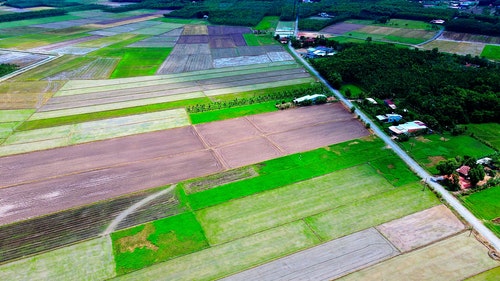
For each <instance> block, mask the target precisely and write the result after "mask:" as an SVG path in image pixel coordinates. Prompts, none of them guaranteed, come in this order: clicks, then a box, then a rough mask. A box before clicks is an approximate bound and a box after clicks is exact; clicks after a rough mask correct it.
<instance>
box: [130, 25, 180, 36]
mask: <svg viewBox="0 0 500 281" xmlns="http://www.w3.org/2000/svg"><path fill="white" fill-rule="evenodd" d="M182 26H183V25H182V24H178V23H165V22H162V23H160V24H158V25H154V26H150V27H145V28H141V29H137V30H135V31H133V32H132V33H134V34H144V35H160V34H165V33H166V32H170V31H172V30H175V29H180V28H182ZM180 30H181V29H180ZM179 35H180V32H179Z"/></svg>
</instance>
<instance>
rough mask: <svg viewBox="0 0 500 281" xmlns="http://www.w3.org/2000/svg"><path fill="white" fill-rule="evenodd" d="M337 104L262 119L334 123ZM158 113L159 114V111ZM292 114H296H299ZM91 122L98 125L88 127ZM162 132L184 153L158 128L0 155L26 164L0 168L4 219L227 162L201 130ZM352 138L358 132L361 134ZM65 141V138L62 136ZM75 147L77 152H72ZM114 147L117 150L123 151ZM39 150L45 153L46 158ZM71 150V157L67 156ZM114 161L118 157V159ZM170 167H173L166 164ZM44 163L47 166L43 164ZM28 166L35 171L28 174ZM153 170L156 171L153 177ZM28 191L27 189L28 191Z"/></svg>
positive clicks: (0, 219)
mask: <svg viewBox="0 0 500 281" xmlns="http://www.w3.org/2000/svg"><path fill="white" fill-rule="evenodd" d="M337 107H340V108H341V106H340V105H339V104H327V105H322V106H314V107H308V108H301V109H294V110H287V111H279V112H273V113H268V114H263V115H265V116H262V118H263V119H265V120H270V119H272V120H275V122H278V123H280V122H281V123H283V120H287V119H290V118H291V119H293V120H295V121H298V120H300V116H301V115H302V114H306V115H307V112H309V114H313V113H314V114H317V113H318V112H319V119H318V120H316V122H318V123H322V122H325V123H332V124H334V123H335V121H333V122H332V120H331V119H335V118H332V112H335V108H337ZM332 109H333V110H332ZM155 114H156V115H157V113H155ZM143 116H147V114H144V115H143ZM293 116H295V118H294V117H293ZM137 118H141V117H137ZM118 119H120V118H115V120H118ZM126 119H127V118H126ZM128 119H130V118H128ZM280 120H281V121H280ZM141 121H142V119H141ZM301 122H304V123H301V124H300V126H306V127H307V126H311V124H309V123H307V120H305V121H301ZM339 122H342V121H339ZM91 123H92V124H96V125H95V126H89V124H91ZM109 123H110V121H105V122H104V123H102V122H101V123H100V122H87V123H83V125H78V126H75V127H70V126H60V127H56V128H57V129H58V130H55V128H49V129H48V130H43V129H39V130H33V131H27V132H26V134H25V136H20V135H19V136H18V137H19V141H23V140H27V139H28V140H33V139H34V138H35V137H36V138H38V139H40V138H44V139H48V140H47V142H49V143H54V142H55V141H57V138H58V137H59V138H61V136H66V138H67V133H68V130H74V131H73V134H72V136H71V139H72V140H73V141H87V140H89V136H91V135H89V133H90V132H92V133H94V134H96V135H98V136H99V135H100V136H102V135H101V133H104V134H105V135H106V134H109V136H113V137H116V132H113V130H103V131H102V132H99V129H98V130H97V131H96V128H98V127H99V126H98V127H96V126H97V125H98V124H105V125H106V126H110V125H113V124H109ZM164 123H166V122H164V121H163V122H162V123H160V124H157V126H160V127H164V126H165V124H164ZM167 123H168V122H167ZM253 123H254V124H256V125H257V126H259V127H263V125H260V124H258V123H256V121H255V120H254V121H253ZM299 123H300V122H299ZM120 124H121V122H120V123H118V124H114V125H115V127H113V128H120V126H119V125H120ZM215 124H217V123H215ZM351 125H352V124H351ZM202 126H203V125H199V127H202ZM348 126H349V125H348ZM359 126H361V125H359ZM66 127H67V128H66ZM222 127H223V126H221V128H222ZM72 128H74V129H72ZM100 128H103V127H100ZM137 128H138V129H143V126H141V125H140V124H139V125H137ZM197 128H198V127H197ZM78 130H79V131H80V132H81V134H79V135H80V137H78V134H76V132H78ZM34 131H36V132H34ZM281 131H282V130H281ZM129 133H130V131H127V134H129ZM164 133H165V134H166V135H169V138H170V137H171V138H174V139H177V143H178V144H179V147H180V148H179V149H181V150H182V151H186V152H184V153H179V152H172V150H171V149H169V147H170V146H172V144H171V143H172V141H166V140H165V139H164V138H157V140H159V141H160V143H161V144H157V145H156V146H153V145H151V144H150V142H151V138H152V137H153V136H158V134H161V133H160V132H156V133H147V134H140V135H136V136H129V137H124V138H118V139H112V140H107V141H104V142H99V143H97V142H96V143H92V144H88V145H77V146H71V147H66V148H59V149H53V150H47V151H41V152H36V153H35V154H32V153H30V154H23V155H17V156H10V157H3V158H0V162H2V161H7V162H8V163H17V164H16V165H23V168H22V169H17V170H16V171H19V173H18V174H12V170H9V171H3V172H1V173H0V174H5V173H6V172H7V173H9V175H10V176H9V177H0V178H1V179H2V180H6V182H4V183H3V184H2V185H3V186H11V187H9V188H2V189H0V198H2V200H3V202H2V205H3V206H6V207H5V210H4V211H3V214H1V216H0V223H1V224H6V223H11V222H14V221H18V220H21V219H26V218H29V217H34V216H40V215H42V214H49V213H52V212H56V211H59V210H63V209H68V208H72V207H75V206H80V205H84V204H89V203H92V202H95V201H99V200H105V199H109V198H112V197H116V196H120V195H123V194H127V193H130V192H134V191H139V190H144V189H148V188H152V187H157V186H163V185H166V184H170V183H174V182H178V181H180V180H185V179H188V178H194V177H199V176H203V175H206V174H210V173H214V172H217V171H220V170H221V169H222V167H223V164H222V163H221V162H220V160H218V159H217V158H215V155H214V154H212V153H211V152H210V151H211V150H213V149H215V147H208V148H210V150H206V149H204V148H200V146H199V145H200V143H202V142H201V140H198V138H199V137H198V134H192V133H189V132H186V131H184V130H181V129H177V130H169V131H165V132H164ZM224 133H225V135H226V136H227V137H229V136H231V135H233V134H234V132H229V131H227V130H226V131H224ZM270 133H272V132H270ZM37 134H39V135H37ZM186 134H187V135H186ZM205 134H206V133H205ZM348 134H351V132H348ZM366 134H368V131H366ZM200 135H201V137H202V138H204V135H203V133H200ZM242 136H244V134H242ZM353 137H357V135H356V136H353ZM50 138H56V139H50ZM315 138H317V136H316V134H315V133H314V132H313V133H312V134H309V135H304V136H302V139H303V141H304V142H305V143H308V142H310V140H311V139H315ZM9 139H12V141H14V140H15V139H16V138H12V137H11V138H9ZM62 140H64V141H66V142H67V140H65V139H64V138H63V139H62ZM92 140H95V137H93V138H92ZM132 140H135V141H139V142H140V144H138V145H132V144H131V143H130V142H131V141H132ZM167 140H168V139H167ZM246 140H248V138H246V137H242V138H241V139H235V142H233V143H230V144H228V145H234V144H236V143H238V142H245V141H246ZM193 142H194V143H195V144H196V143H197V145H196V146H193ZM333 142H334V141H331V140H325V143H329V144H332V143H333ZM146 143H147V144H148V145H144V144H146ZM42 144H43V143H42ZM165 144H169V145H167V146H166V147H163V148H161V146H162V145H165ZM23 145H24V151H32V150H33V149H37V146H40V145H39V144H35V143H33V142H30V143H24V144H23V143H20V144H18V146H23ZM45 145H46V144H45ZM97 145H103V146H104V147H107V146H108V145H109V146H112V147H113V148H114V149H103V150H96V151H95V152H92V151H93V150H92V148H93V147H96V146H97ZM158 145H160V147H158ZM264 145H265V144H264ZM277 145H278V146H279V145H280V144H279V143H278V144H277ZM226 146H227V145H226ZM52 147H53V146H52ZM126 147H133V148H134V149H130V150H128V149H123V148H126ZM137 147H144V149H147V148H148V147H151V150H150V152H151V153H152V154H147V153H144V152H140V150H136V148H137ZM174 147H175V146H174ZM222 147H223V146H219V147H217V148H218V149H222ZM0 148H1V149H2V152H3V153H10V154H12V153H15V150H14V148H16V147H15V145H10V146H1V147H0ZM262 148H263V147H260V148H259V147H257V146H255V149H256V151H260V150H261V149H262ZM38 149H40V147H38ZM42 149H43V148H42ZM73 149H74V152H70V151H72V150H73ZM116 149H119V151H117V150H116ZM161 149H166V151H167V152H165V153H166V154H162V152H161ZM243 149H244V151H245V153H247V151H248V148H246V147H243ZM138 151H139V152H138ZM136 152H137V153H136ZM120 153H123V155H124V156H123V157H121V156H120ZM41 155H44V156H43V157H42V156H41ZM69 155H71V156H70V157H69V158H68V156H69ZM88 155H95V156H93V157H98V158H96V159H95V160H91V159H89V158H88ZM138 155H144V157H145V158H146V159H144V160H141V161H138V162H131V161H137V160H138V158H137V157H138ZM148 155H150V156H148ZM61 157H62V158H64V160H61V161H55V159H62V158H61ZM273 157H274V155H273ZM35 159H40V160H35ZM105 159H108V160H105ZM115 159H116V160H115ZM127 159H128V160H127ZM109 161H111V162H109ZM116 161H119V162H118V163H117V162H116ZM7 162H6V163H7ZM69 163H73V164H69ZM243 164H248V163H243ZM53 165H56V166H53ZM0 166H2V167H11V166H12V164H6V165H3V164H2V165H0ZM167 166H168V167H169V169H165V167H167ZM30 167H31V168H30ZM40 167H43V168H42V169H40ZM68 169H69V170H68ZM27 171H32V172H29V173H28V172H27ZM151 175H155V176H154V177H152V176H151ZM33 180H35V181H33ZM104 185H105V186H106V189H105V190H104V189H103V186H104ZM26 194H29V196H27V195H26ZM27 198H30V199H27Z"/></svg>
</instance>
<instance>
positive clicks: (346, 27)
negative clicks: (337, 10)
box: [320, 23, 366, 35]
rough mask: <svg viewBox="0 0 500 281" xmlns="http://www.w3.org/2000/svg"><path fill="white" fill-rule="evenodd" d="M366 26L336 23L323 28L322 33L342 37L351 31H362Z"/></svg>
mask: <svg viewBox="0 0 500 281" xmlns="http://www.w3.org/2000/svg"><path fill="white" fill-rule="evenodd" d="M365 26H366V25H362V24H353V23H336V24H333V25H330V26H327V27H325V28H323V29H322V30H321V31H320V32H321V33H330V34H337V35H341V34H344V33H346V32H349V31H354V30H358V29H361V28H363V27H365Z"/></svg>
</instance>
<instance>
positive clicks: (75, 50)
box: [51, 46, 97, 56]
mask: <svg viewBox="0 0 500 281" xmlns="http://www.w3.org/2000/svg"><path fill="white" fill-rule="evenodd" d="M95 50H97V48H85V47H75V46H68V47H62V48H58V49H54V50H51V52H53V53H57V54H66V55H77V56H81V55H86V54H88V53H91V52H93V51H95Z"/></svg>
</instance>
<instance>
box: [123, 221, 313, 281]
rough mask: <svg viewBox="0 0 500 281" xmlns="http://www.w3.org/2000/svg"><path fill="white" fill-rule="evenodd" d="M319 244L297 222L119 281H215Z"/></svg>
mask: <svg viewBox="0 0 500 281" xmlns="http://www.w3.org/2000/svg"><path fill="white" fill-rule="evenodd" d="M283 237H287V239H283ZM291 241H293V242H291ZM317 243H318V240H317V238H316V237H315V236H314V234H313V233H312V232H311V231H310V230H309V229H308V228H307V225H305V224H304V223H303V222H302V221H296V222H293V223H290V224H286V225H283V226H280V227H277V228H274V229H271V230H268V231H263V232H261V233H258V234H255V235H252V236H248V237H245V238H242V239H239V240H235V241H231V242H229V243H226V244H223V245H219V246H216V247H211V248H208V249H205V250H202V251H199V252H195V253H193V254H189V255H185V256H182V257H180V258H177V259H174V260H170V261H167V262H164V263H159V264H155V265H153V266H150V267H147V268H144V269H142V270H139V271H135V272H132V273H130V274H127V275H123V276H120V277H119V278H117V280H214V279H218V278H221V277H224V276H227V275H230V274H234V273H236V272H239V271H241V270H244V269H246V268H249V267H252V266H255V265H259V264H262V263H265V262H267V261H271V260H273V259H275V258H278V257H282V256H285V255H287V254H290V253H294V252H297V251H299V250H302V249H305V248H309V247H311V246H313V245H315V244H317ZM262 249H266V250H265V251H263V250H262ZM214 257H217V258H214Z"/></svg>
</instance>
